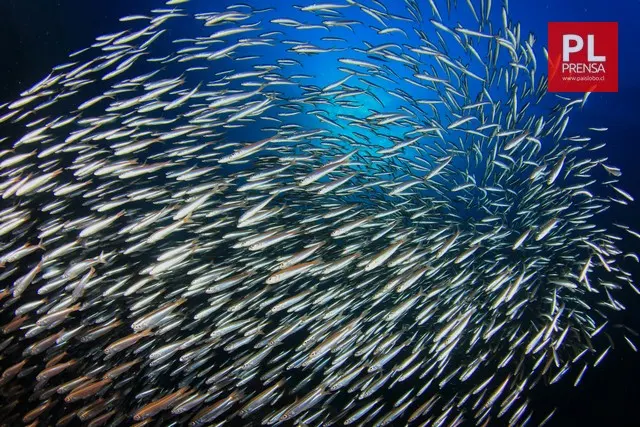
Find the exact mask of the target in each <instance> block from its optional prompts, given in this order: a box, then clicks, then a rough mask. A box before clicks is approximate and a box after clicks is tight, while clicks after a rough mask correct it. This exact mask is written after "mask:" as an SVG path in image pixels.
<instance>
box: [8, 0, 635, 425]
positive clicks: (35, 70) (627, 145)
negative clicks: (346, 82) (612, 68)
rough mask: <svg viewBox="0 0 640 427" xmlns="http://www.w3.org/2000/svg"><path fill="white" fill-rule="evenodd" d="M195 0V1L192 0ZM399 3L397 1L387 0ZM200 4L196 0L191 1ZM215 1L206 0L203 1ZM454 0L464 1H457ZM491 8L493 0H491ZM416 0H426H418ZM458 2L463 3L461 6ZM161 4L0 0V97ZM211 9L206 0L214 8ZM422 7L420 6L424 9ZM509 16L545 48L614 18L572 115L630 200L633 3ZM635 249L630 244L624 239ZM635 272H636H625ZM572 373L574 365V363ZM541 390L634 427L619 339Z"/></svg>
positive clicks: (619, 213) (567, 405)
mask: <svg viewBox="0 0 640 427" xmlns="http://www.w3.org/2000/svg"><path fill="white" fill-rule="evenodd" d="M199 1H201V0H199ZM393 1H394V2H395V1H399V0H393ZM201 2H202V3H203V4H206V2H204V1H201ZM217 3H218V1H217V0H211V4H212V7H211V9H214V6H213V5H214V4H217ZM459 3H464V0H459ZM494 3H495V4H494V7H499V6H500V4H499V3H500V2H498V1H497V0H494ZM424 4H425V5H426V4H427V2H426V1H425V2H424ZM461 6H462V7H464V5H461ZM156 7H163V2H162V1H159V0H91V1H87V0H55V1H53V0H40V1H36V0H1V1H0V52H1V55H2V60H1V62H0V103H2V102H6V101H9V100H11V99H14V98H16V97H17V96H18V94H19V92H20V91H22V90H24V89H26V88H28V87H29V86H31V85H32V84H33V83H34V82H36V81H38V80H40V79H41V78H43V77H44V76H45V75H46V74H47V73H48V72H49V70H50V69H51V68H52V67H53V66H55V65H58V64H60V63H63V62H66V61H67V55H68V54H69V53H70V52H73V51H76V50H79V49H82V48H84V47H87V46H88V45H90V44H91V43H92V42H93V41H94V39H95V36H97V35H100V34H105V33H110V32H114V31H115V29H118V28H120V27H119V25H118V23H117V20H118V18H120V17H121V16H123V15H130V14H137V13H142V14H145V13H147V12H148V10H149V9H152V8H156ZM218 7H219V6H215V8H216V9H217V8H218ZM424 7H425V8H427V9H425V11H427V10H428V6H424ZM510 9H511V18H512V19H513V20H514V21H518V22H520V23H521V25H522V28H523V33H524V34H528V32H529V31H532V32H534V34H535V35H536V37H537V39H538V43H539V44H540V45H546V35H547V34H546V32H547V23H548V22H549V21H617V22H618V23H619V57H620V62H619V70H620V74H619V92H618V93H615V94H610V93H605V94H592V95H591V97H590V98H589V100H588V102H587V104H586V106H585V108H584V109H583V111H582V112H580V113H579V114H576V115H574V116H572V119H571V120H572V125H573V126H575V128H576V129H580V128H586V127H588V126H602V125H606V126H607V127H609V132H608V133H607V134H606V139H605V140H606V141H607V148H606V150H605V155H606V156H607V157H608V158H609V161H608V163H609V164H612V165H615V166H618V167H620V168H621V169H622V170H623V176H622V185H621V186H622V188H625V189H626V190H627V191H629V192H630V193H631V194H633V195H634V196H636V197H637V198H640V167H638V159H639V157H638V153H639V152H640V150H639V149H638V144H640V141H639V140H638V139H639V138H638V135H639V134H640V132H639V131H640V118H639V117H638V116H639V115H640V108H638V104H639V100H640V44H639V43H640V42H639V40H638V39H639V38H638V31H637V29H638V23H637V22H638V19H639V18H640V1H638V0H633V1H631V0H610V1H608V2H602V1H596V0H588V1H584V0H558V1H551V2H548V1H547V2H537V1H529V2H524V1H514V0H511V1H510ZM607 215H609V220H613V219H614V218H615V220H616V222H621V223H625V224H628V225H630V226H632V228H634V229H635V230H640V209H639V208H638V205H637V204H635V205H634V204H632V205H630V206H628V207H626V208H624V209H621V208H617V207H616V208H615V209H613V210H612V211H611V212H609V213H608V214H607ZM631 243H632V244H634V245H635V246H634V247H635V248H636V250H637V249H638V248H640V241H631ZM634 273H635V277H640V269H638V271H635V272H634ZM620 299H621V300H622V301H623V302H624V303H625V305H626V306H627V311H626V312H625V313H624V314H623V315H622V317H621V318H620V319H615V320H616V321H623V322H624V323H625V324H627V325H630V326H632V327H634V328H635V329H636V330H640V314H639V313H640V297H639V296H637V295H635V294H633V293H631V292H628V291H626V293H625V295H624V297H621V298H620ZM574 370H575V368H574ZM574 377H575V373H573V374H571V378H570V379H566V380H563V381H561V383H560V384H557V385H554V386H551V387H538V388H537V389H536V390H535V392H534V394H533V398H534V400H533V402H532V404H531V405H532V407H533V409H534V411H535V412H536V413H537V416H538V417H540V416H543V413H546V412H547V411H548V410H549V409H550V408H552V407H553V405H555V404H557V405H558V406H560V411H559V412H558V413H557V414H556V416H555V417H554V421H553V422H552V423H551V425H558V426H591V425H593V426H623V425H624V426H639V425H640V417H638V415H637V414H638V411H637V410H636V408H637V407H638V406H640V355H638V354H634V353H632V352H631V350H630V349H629V348H628V347H627V346H626V344H625V343H623V342H619V343H618V345H617V346H616V350H615V351H613V352H611V353H610V354H609V355H608V356H607V358H606V359H605V361H604V362H603V363H602V364H601V365H600V366H598V367H597V368H596V369H589V370H588V372H587V375H586V376H585V378H583V382H582V384H581V386H580V387H579V388H573V387H572V385H571V384H572V383H573V378H574Z"/></svg>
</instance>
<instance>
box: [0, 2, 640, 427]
mask: <svg viewBox="0 0 640 427" xmlns="http://www.w3.org/2000/svg"><path fill="white" fill-rule="evenodd" d="M159 3H160V4H159V6H158V8H157V9H153V10H151V11H150V12H149V13H148V14H146V15H129V16H125V17H123V18H122V19H121V20H120V21H121V23H120V24H119V25H120V26H121V29H120V30H119V31H117V32H114V33H111V34H106V35H102V36H99V37H97V39H96V41H95V43H94V44H93V45H92V46H91V47H90V48H87V49H84V50H81V51H77V52H74V53H72V54H71V55H70V58H69V62H67V63H65V64H62V65H59V66H56V67H55V68H54V69H53V70H52V71H51V73H50V74H49V75H48V76H46V77H45V78H44V79H42V80H41V81H39V82H38V83H36V84H35V85H33V86H31V87H30V88H28V89H26V90H24V91H23V92H22V93H21V94H20V97H19V98H18V99H15V100H13V101H10V102H7V103H5V104H3V105H2V106H1V108H0V139H1V140H2V147H1V151H0V196H1V198H2V205H0V235H1V236H2V241H1V245H2V246H1V247H0V304H1V307H2V308H1V311H0V313H1V314H0V316H1V317H0V320H2V323H0V333H1V335H0V361H1V363H0V395H1V396H2V404H1V406H0V413H2V414H3V421H2V423H0V424H2V425H12V426H13V425H30V426H36V425H42V426H45V425H47V426H65V425H76V424H77V423H81V424H82V425H89V426H92V427H95V426H102V425H110V426H120V425H135V426H143V425H157V426H173V425H189V426H199V425H213V426H221V425H238V426H241V425H242V426H248V425H304V426H320V425H323V426H324V425H350V424H354V425H362V426H384V425H407V424H409V425H424V426H426V425H429V426H457V425H462V424H465V425H496V423H497V424H498V425H525V424H527V423H530V422H531V423H532V422H536V423H537V424H539V425H542V424H545V423H546V422H547V421H549V420H550V418H551V416H552V415H553V414H554V413H555V411H556V410H553V411H552V412H551V413H536V412H535V411H533V410H532V408H531V405H530V399H529V393H530V389H531V388H533V387H534V386H536V385H538V384H539V385H538V386H539V387H545V386H548V385H550V384H553V383H556V382H557V381H560V380H561V379H563V378H564V379H563V381H568V382H573V383H574V384H575V385H577V384H578V383H579V382H580V381H581V378H582V377H583V375H584V374H585V372H586V371H587V369H588V368H589V367H593V366H596V365H598V364H599V363H601V361H602V360H603V359H604V357H605V356H606V355H607V353H608V352H609V351H610V349H611V348H612V346H613V341H612V335H613V336H614V337H615V338H616V339H619V340H622V341H626V343H627V344H628V345H629V346H630V347H631V348H632V349H633V350H635V348H636V347H635V344H634V339H635V336H636V335H637V334H636V333H635V332H634V331H633V330H631V329H630V328H627V327H623V326H620V325H609V320H608V313H612V312H616V311H621V310H623V309H624V308H625V306H624V305H623V304H622V302H621V301H619V300H618V299H616V291H618V290H619V289H620V288H622V287H630V288H631V289H632V290H633V291H635V292H638V289H637V288H636V287H635V286H634V284H633V278H632V274H631V273H630V272H629V270H630V268H629V266H630V265H632V264H633V263H635V262H637V261H638V257H637V255H636V254H634V253H632V252H627V251H624V250H622V249H621V248H620V247H619V246H623V245H622V243H621V242H623V241H624V242H626V241H627V240H630V242H631V243H630V244H636V242H634V239H636V238H638V237H640V235H639V234H638V233H637V232H635V231H633V230H632V229H630V228H629V227H627V226H624V225H622V224H618V223H614V224H611V223H609V224H604V225H603V224H602V223H600V222H599V219H600V218H601V217H602V215H603V213H604V212H605V211H608V210H609V209H610V208H611V207H612V205H613V204H621V205H626V204H628V203H629V202H631V201H633V197H632V196H631V195H630V194H629V193H628V192H626V191H625V190H624V189H622V188H621V186H620V185H619V183H618V181H619V177H620V176H621V171H620V170H619V169H618V168H616V167H615V166H613V165H610V164H608V163H607V158H606V156H602V155H601V154H600V151H599V150H601V149H602V148H603V147H604V142H603V135H605V134H604V133H603V132H604V131H606V128H602V127H591V128H588V129H574V128H573V127H572V126H571V125H570V124H569V119H570V117H572V115H573V114H579V110H580V109H581V108H582V106H583V105H584V104H585V102H586V101H587V98H588V95H589V94H588V93H587V94H584V95H583V94H578V95H577V96H574V97H568V96H559V95H557V94H552V93H548V92H547V76H546V74H545V70H546V60H547V58H546V54H547V53H546V50H545V49H544V47H542V46H540V45H539V44H537V43H536V37H535V35H534V34H531V33H529V34H526V29H524V28H522V29H521V27H520V24H518V23H517V22H514V21H513V20H512V18H511V17H510V14H509V5H508V3H502V4H500V5H495V4H494V5H492V1H491V0H465V1H463V0H458V2H457V4H456V3H455V2H451V1H449V0H429V1H425V2H423V1H418V0H404V1H402V2H400V1H397V2H396V1H391V0H334V2H327V3H311V2H305V1H304V0H293V1H291V2H287V1H283V2H275V3H276V4H275V5H274V4H270V3H268V2H260V1H255V2H250V3H249V4H244V3H235V4H233V3H229V4H226V3H225V2H217V1H215V2H214V1H211V2H208V3H207V4H208V6H207V7H209V9H210V10H207V11H203V10H194V9H196V8H195V7H194V6H193V5H194V3H195V1H193V2H189V1H188V0H169V1H166V2H159ZM201 3H202V2H201ZM463 10H464V14H465V16H466V17H467V19H466V20H465V21H464V25H462V23H461V22H462V20H461V18H459V16H461V15H459V12H460V13H461V12H462V11H463ZM294 18H295V19H294ZM183 36H184V37H183ZM310 64H315V65H310ZM328 76H331V77H330V81H329V80H328V79H329V77H328ZM608 325H609V326H608ZM607 326H608V327H607ZM612 326H616V327H612ZM608 332H611V335H610V334H609V333H608ZM532 420H535V421H532Z"/></svg>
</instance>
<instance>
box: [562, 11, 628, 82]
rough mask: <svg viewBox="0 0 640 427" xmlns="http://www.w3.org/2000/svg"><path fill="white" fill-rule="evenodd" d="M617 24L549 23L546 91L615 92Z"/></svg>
mask: <svg viewBox="0 0 640 427" xmlns="http://www.w3.org/2000/svg"><path fill="white" fill-rule="evenodd" d="M617 91H618V23H617V22H549V92H617Z"/></svg>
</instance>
